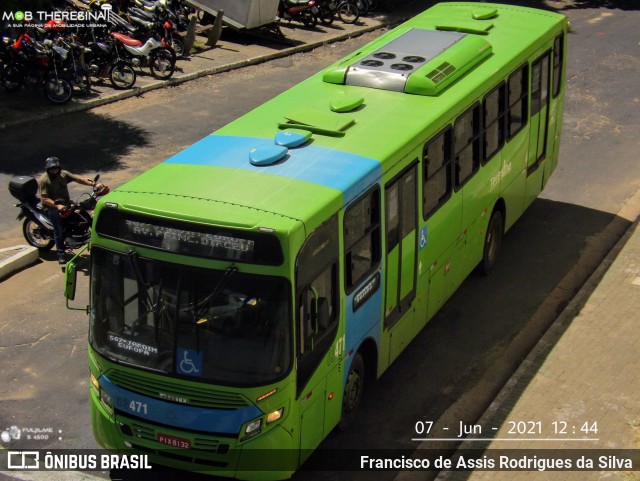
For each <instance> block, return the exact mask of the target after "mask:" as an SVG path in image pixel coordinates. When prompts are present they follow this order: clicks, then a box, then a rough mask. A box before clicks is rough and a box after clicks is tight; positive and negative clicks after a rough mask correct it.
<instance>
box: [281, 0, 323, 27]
mask: <svg viewBox="0 0 640 481" xmlns="http://www.w3.org/2000/svg"><path fill="white" fill-rule="evenodd" d="M278 17H280V18H281V19H283V20H287V21H289V22H291V21H296V22H301V23H303V24H304V25H305V26H307V27H315V26H316V25H317V24H318V7H317V6H316V0H280V3H279V5H278Z"/></svg>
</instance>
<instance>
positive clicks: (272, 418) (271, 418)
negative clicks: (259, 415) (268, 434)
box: [267, 408, 284, 424]
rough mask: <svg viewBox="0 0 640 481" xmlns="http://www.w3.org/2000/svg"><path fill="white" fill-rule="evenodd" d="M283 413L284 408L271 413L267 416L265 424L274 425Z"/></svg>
mask: <svg viewBox="0 0 640 481" xmlns="http://www.w3.org/2000/svg"><path fill="white" fill-rule="evenodd" d="M283 412H284V408H280V409H278V410H277V411H273V412H272V413H269V414H267V424H271V423H275V422H276V421H277V420H278V419H280V418H281V417H282V413H283Z"/></svg>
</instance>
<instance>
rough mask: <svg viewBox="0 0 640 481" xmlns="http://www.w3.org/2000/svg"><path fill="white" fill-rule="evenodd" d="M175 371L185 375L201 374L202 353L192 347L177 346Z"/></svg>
mask: <svg viewBox="0 0 640 481" xmlns="http://www.w3.org/2000/svg"><path fill="white" fill-rule="evenodd" d="M177 371H178V373H179V374H186V375H187V376H201V371H202V353H199V352H198V351H195V350H193V349H184V348H178V366H177Z"/></svg>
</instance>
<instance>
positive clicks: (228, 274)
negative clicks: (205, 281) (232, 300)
mask: <svg viewBox="0 0 640 481" xmlns="http://www.w3.org/2000/svg"><path fill="white" fill-rule="evenodd" d="M236 272H238V268H237V267H236V266H230V267H227V269H226V270H225V271H224V274H222V277H221V278H220V280H219V281H218V283H217V284H216V286H215V287H214V288H213V290H212V291H211V293H210V294H209V295H208V296H207V297H205V298H204V299H202V300H201V301H199V302H196V303H195V304H194V305H193V318H194V319H198V318H200V317H202V315H203V314H204V313H205V312H206V310H207V306H208V304H209V302H211V300H212V299H215V298H216V297H218V296H219V295H220V293H221V292H222V290H223V289H224V288H225V287H226V285H227V284H228V283H229V281H230V280H231V278H232V277H233V275H234V274H235V273H236Z"/></svg>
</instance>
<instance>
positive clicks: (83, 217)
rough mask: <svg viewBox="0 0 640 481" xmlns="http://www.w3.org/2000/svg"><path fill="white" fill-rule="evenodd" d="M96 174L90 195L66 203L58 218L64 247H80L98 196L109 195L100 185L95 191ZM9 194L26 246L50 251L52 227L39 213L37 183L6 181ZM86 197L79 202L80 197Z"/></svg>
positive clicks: (18, 179)
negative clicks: (20, 223)
mask: <svg viewBox="0 0 640 481" xmlns="http://www.w3.org/2000/svg"><path fill="white" fill-rule="evenodd" d="M99 178H100V175H96V176H95V178H94V187H93V191H92V192H91V193H90V194H87V193H85V194H82V196H81V197H80V199H78V200H77V201H76V202H72V203H70V204H68V205H67V206H66V207H65V208H64V210H63V211H61V213H60V216H61V217H62V219H63V225H64V233H65V244H66V246H67V247H68V248H69V249H77V248H79V247H82V246H83V245H85V244H86V243H87V242H89V238H90V237H91V224H92V222H93V216H92V215H91V213H92V211H93V209H95V207H96V204H97V202H98V197H101V196H103V195H106V194H108V193H109V187H107V186H105V185H103V186H102V187H100V188H99V189H98V188H96V187H95V185H97V182H98V179H99ZM9 192H10V193H11V195H12V196H13V197H14V198H16V199H17V200H19V201H20V202H19V203H18V204H15V207H18V208H19V209H20V213H19V214H18V217H17V218H16V219H17V220H19V221H21V220H23V219H24V222H23V223H22V233H23V235H24V238H25V239H26V240H27V242H28V243H29V245H32V246H33V247H37V248H38V249H39V250H40V252H46V251H48V250H50V249H51V248H52V247H53V246H54V244H55V241H54V237H53V224H51V221H50V220H49V218H48V217H47V216H46V214H45V213H44V211H43V208H42V205H41V204H40V198H38V196H37V194H38V181H36V179H34V178H33V177H26V176H20V177H14V178H13V179H12V180H11V181H10V182H9ZM85 196H86V197H87V198H86V199H83V197H85Z"/></svg>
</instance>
